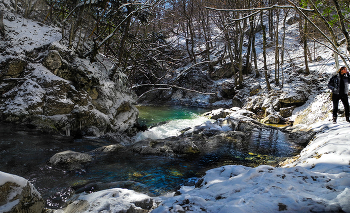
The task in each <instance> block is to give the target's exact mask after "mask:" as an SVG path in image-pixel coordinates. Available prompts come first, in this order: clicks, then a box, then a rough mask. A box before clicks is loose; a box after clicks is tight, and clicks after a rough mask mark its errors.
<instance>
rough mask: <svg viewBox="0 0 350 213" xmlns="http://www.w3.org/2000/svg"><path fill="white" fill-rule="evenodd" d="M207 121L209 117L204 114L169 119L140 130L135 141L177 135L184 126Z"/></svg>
mask: <svg viewBox="0 0 350 213" xmlns="http://www.w3.org/2000/svg"><path fill="white" fill-rule="evenodd" d="M207 121H210V119H209V118H207V117H204V116H195V117H194V118H191V119H177V120H172V121H169V122H168V123H166V124H163V125H160V126H156V127H153V128H150V129H149V130H147V131H144V132H140V133H138V134H137V135H136V136H135V140H136V141H141V140H144V139H147V138H149V139H164V138H167V137H173V136H178V135H180V134H181V130H183V129H186V128H192V129H193V128H194V127H195V126H198V125H201V124H203V123H205V122H207Z"/></svg>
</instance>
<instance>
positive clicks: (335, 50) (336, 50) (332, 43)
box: [287, 0, 349, 68]
mask: <svg viewBox="0 0 350 213" xmlns="http://www.w3.org/2000/svg"><path fill="white" fill-rule="evenodd" d="M287 1H288V2H289V3H290V4H291V5H293V6H294V8H295V9H296V10H297V11H298V12H299V13H300V14H301V15H302V16H303V17H304V18H305V19H306V20H307V21H308V22H310V23H311V24H312V26H314V27H315V28H316V29H317V30H318V31H319V32H320V33H321V34H322V35H323V36H324V37H325V38H326V40H327V41H328V42H329V43H330V44H331V45H332V47H333V49H332V51H334V52H337V53H338V54H339V56H340V57H341V59H342V60H343V62H344V63H345V66H346V67H347V68H349V67H348V64H347V63H346V58H345V57H344V55H343V54H341V53H339V51H338V48H337V46H336V45H335V44H334V42H332V41H331V39H330V38H328V36H327V35H326V34H324V32H323V31H322V30H321V29H320V28H319V27H317V26H316V24H315V23H313V22H312V21H311V20H310V19H309V17H307V16H306V15H305V13H303V12H302V11H301V10H300V9H299V7H297V6H296V5H295V4H294V3H293V2H292V1H291V0H287Z"/></svg>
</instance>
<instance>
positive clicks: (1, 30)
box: [0, 10, 5, 37]
mask: <svg viewBox="0 0 350 213" xmlns="http://www.w3.org/2000/svg"><path fill="white" fill-rule="evenodd" d="M0 35H1V36H3V37H4V36H5V25H4V12H2V11H1V10H0Z"/></svg>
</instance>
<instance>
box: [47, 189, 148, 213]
mask: <svg viewBox="0 0 350 213" xmlns="http://www.w3.org/2000/svg"><path fill="white" fill-rule="evenodd" d="M153 205H154V201H153V199H152V198H151V197H149V196H147V195H145V194H141V193H138V192H135V191H133V190H128V189H120V188H114V189H107V190H102V191H98V192H94V193H91V194H86V193H83V194H81V195H79V196H78V198H77V199H76V200H75V201H73V202H72V203H70V204H69V205H68V206H67V207H66V208H64V209H60V210H56V211H54V213H74V212H80V213H83V212H110V213H122V212H130V213H146V212H149V211H150V210H151V209H152V208H153Z"/></svg>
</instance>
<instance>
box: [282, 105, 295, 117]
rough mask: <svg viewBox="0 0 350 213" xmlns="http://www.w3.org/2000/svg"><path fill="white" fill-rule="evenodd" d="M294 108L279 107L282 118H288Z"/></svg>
mask: <svg viewBox="0 0 350 213" xmlns="http://www.w3.org/2000/svg"><path fill="white" fill-rule="evenodd" d="M294 109H295V107H286V108H280V115H281V116H282V117H283V118H288V117H290V116H292V114H293V110H294Z"/></svg>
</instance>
